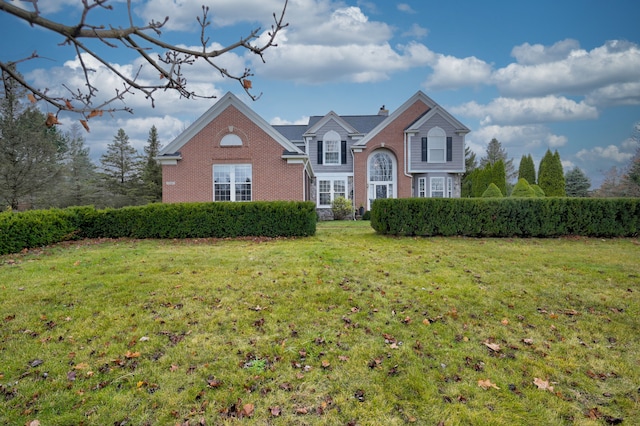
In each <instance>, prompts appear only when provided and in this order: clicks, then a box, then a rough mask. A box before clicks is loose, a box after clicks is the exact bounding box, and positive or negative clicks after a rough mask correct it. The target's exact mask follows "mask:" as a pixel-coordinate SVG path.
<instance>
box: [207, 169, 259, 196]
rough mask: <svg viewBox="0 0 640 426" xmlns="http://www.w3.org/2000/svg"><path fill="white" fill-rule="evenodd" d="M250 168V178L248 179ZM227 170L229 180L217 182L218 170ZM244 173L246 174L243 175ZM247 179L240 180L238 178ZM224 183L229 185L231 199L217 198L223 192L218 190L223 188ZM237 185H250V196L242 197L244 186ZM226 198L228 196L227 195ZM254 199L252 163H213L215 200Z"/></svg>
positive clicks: (222, 171)
mask: <svg viewBox="0 0 640 426" xmlns="http://www.w3.org/2000/svg"><path fill="white" fill-rule="evenodd" d="M247 168H248V178H249V181H248V182H247V181H246V178H247V173H246V169H247ZM225 169H226V170H227V173H228V180H227V181H226V182H216V172H218V173H224V170H225ZM243 173H244V175H243ZM243 178H244V179H245V180H243V181H238V179H243ZM222 185H229V199H217V198H220V197H219V196H220V195H222V194H218V193H217V190H219V189H221V188H220V187H221V186H222ZM236 185H245V186H246V185H248V186H249V197H248V198H245V199H242V195H243V194H242V192H241V191H242V188H238V187H236ZM225 198H226V197H225ZM252 199H253V167H252V166H251V164H214V165H213V201H216V202H220V201H238V202H241V201H251V200H252Z"/></svg>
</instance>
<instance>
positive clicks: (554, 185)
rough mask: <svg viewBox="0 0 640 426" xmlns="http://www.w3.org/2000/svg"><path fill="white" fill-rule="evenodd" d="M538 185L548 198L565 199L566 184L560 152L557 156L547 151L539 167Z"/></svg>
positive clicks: (556, 153)
mask: <svg viewBox="0 0 640 426" xmlns="http://www.w3.org/2000/svg"><path fill="white" fill-rule="evenodd" d="M538 185H540V188H542V190H543V191H544V193H545V194H546V195H547V197H564V196H565V195H566V193H565V183H564V173H563V171H562V162H561V161H560V154H558V151H556V152H555V154H552V153H551V150H549V149H547V152H546V153H545V154H544V157H542V160H540V166H539V167H538Z"/></svg>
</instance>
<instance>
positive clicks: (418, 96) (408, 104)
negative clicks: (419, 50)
mask: <svg viewBox="0 0 640 426" xmlns="http://www.w3.org/2000/svg"><path fill="white" fill-rule="evenodd" d="M417 101H422V102H424V103H425V104H426V105H427V106H428V107H429V108H435V107H436V106H437V105H438V104H437V103H436V102H435V101H434V100H433V99H431V98H430V97H428V96H427V95H425V94H424V93H422V91H420V90H419V91H418V92H416V94H415V95H413V96H412V97H410V98H409V99H408V100H407V101H406V102H405V103H403V104H402V105H400V107H399V108H397V109H396V110H395V111H393V113H391V114H390V115H389V116H388V117H387V118H385V119H384V120H383V121H382V122H381V123H380V124H378V125H377V126H376V127H374V128H373V130H371V131H370V132H369V133H367V135H366V136H365V137H364V138H362V139H360V140H359V141H358V142H357V143H355V144H353V145H352V147H353V148H355V147H358V146H365V145H366V144H367V142H369V141H370V140H371V139H373V138H374V137H375V136H376V135H377V134H378V133H380V132H381V131H382V130H383V129H384V128H385V127H387V126H388V125H389V124H390V123H392V122H393V121H394V120H395V119H396V118H398V117H399V116H400V115H402V114H403V113H404V112H405V111H406V110H407V109H409V107H411V106H412V105H413V104H415V103H416V102H417Z"/></svg>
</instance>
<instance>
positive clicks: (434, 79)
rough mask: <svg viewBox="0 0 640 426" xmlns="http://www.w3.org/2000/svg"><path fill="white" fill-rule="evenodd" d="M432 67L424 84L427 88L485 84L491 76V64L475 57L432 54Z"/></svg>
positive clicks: (451, 87)
mask: <svg viewBox="0 0 640 426" xmlns="http://www.w3.org/2000/svg"><path fill="white" fill-rule="evenodd" d="M432 56H433V57H434V60H433V61H432V62H431V63H430V65H431V67H432V68H433V74H431V75H430V76H429V77H428V78H427V81H426V82H425V83H424V86H425V87H426V88H427V89H432V90H438V89H455V88H459V87H463V86H476V85H480V84H486V83H488V82H489V80H490V77H491V65H490V64H488V63H486V62H484V61H482V60H480V59H478V58H476V57H475V56H471V57H467V58H462V59H460V58H456V57H454V56H446V55H440V54H437V55H432Z"/></svg>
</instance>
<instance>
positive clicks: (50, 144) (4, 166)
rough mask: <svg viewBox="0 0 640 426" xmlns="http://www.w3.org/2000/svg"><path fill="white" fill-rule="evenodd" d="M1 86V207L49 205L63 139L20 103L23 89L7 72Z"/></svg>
mask: <svg viewBox="0 0 640 426" xmlns="http://www.w3.org/2000/svg"><path fill="white" fill-rule="evenodd" d="M1 84H2V86H1V87H0V89H1V90H2V92H1V97H0V206H2V207H1V208H4V207H6V206H8V207H11V208H12V209H18V208H19V207H20V205H21V204H22V205H26V206H29V207H49V205H47V204H46V203H45V202H43V200H44V196H45V195H46V194H47V192H48V191H49V190H50V189H51V188H54V187H55V186H56V183H57V179H58V177H59V176H60V170H61V155H62V154H63V152H64V150H65V144H64V141H63V138H62V137H61V135H60V134H59V133H58V131H57V130H56V129H55V127H51V128H47V127H46V126H45V125H44V124H45V121H46V117H45V116H44V115H43V114H42V113H41V112H40V111H38V110H37V109H35V108H34V107H33V106H31V105H25V104H23V103H22V100H23V99H26V91H25V90H24V88H22V86H20V85H19V84H18V83H17V82H16V81H15V80H13V79H12V78H11V77H9V76H8V75H7V74H6V73H4V72H3V73H2V82H1Z"/></svg>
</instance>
